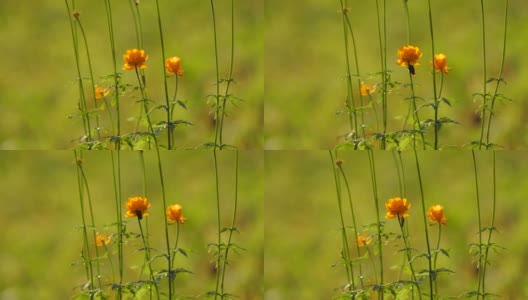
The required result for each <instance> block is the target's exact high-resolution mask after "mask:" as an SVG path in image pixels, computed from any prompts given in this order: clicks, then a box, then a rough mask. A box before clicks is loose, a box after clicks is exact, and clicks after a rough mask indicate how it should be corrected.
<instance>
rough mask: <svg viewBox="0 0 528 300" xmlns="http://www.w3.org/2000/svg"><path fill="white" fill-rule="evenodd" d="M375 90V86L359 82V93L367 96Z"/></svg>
mask: <svg viewBox="0 0 528 300" xmlns="http://www.w3.org/2000/svg"><path fill="white" fill-rule="evenodd" d="M375 91H376V87H375V86H373V85H372V84H370V83H364V82H362V83H361V95H362V96H368V95H370V94H372V93H374V92H375Z"/></svg>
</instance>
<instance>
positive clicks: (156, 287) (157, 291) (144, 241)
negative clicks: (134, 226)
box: [137, 216, 160, 299]
mask: <svg viewBox="0 0 528 300" xmlns="http://www.w3.org/2000/svg"><path fill="white" fill-rule="evenodd" d="M137 220H138V225H139V231H140V232H141V239H142V240H143V246H144V247H145V260H146V261H147V265H148V268H149V275H150V281H151V283H150V284H151V285H154V289H155V290H156V295H157V298H158V299H159V298H160V295H159V290H158V285H157V283H156V279H155V278H154V272H153V271H152V265H151V264H150V248H149V246H148V244H147V241H146V240H145V234H144V233H143V226H141V218H140V217H139V216H138V218H137Z"/></svg>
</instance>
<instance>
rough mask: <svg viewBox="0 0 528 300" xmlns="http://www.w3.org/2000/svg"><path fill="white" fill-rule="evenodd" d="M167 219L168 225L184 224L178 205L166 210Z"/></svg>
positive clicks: (180, 207)
mask: <svg viewBox="0 0 528 300" xmlns="http://www.w3.org/2000/svg"><path fill="white" fill-rule="evenodd" d="M167 219H169V223H171V224H174V223H176V222H178V223H180V224H183V223H185V220H186V219H185V218H184V217H183V213H182V206H181V205H179V204H174V205H170V206H169V207H168V208H167Z"/></svg>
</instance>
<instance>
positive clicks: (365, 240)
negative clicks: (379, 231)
mask: <svg viewBox="0 0 528 300" xmlns="http://www.w3.org/2000/svg"><path fill="white" fill-rule="evenodd" d="M370 241H372V237H370V236H368V234H366V233H363V234H358V235H357V239H356V242H357V245H358V246H359V247H365V246H366V245H368V244H370Z"/></svg>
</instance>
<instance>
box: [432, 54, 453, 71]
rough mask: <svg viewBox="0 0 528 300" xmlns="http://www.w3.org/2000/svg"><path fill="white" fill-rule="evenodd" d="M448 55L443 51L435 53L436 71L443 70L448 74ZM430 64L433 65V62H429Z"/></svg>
mask: <svg viewBox="0 0 528 300" xmlns="http://www.w3.org/2000/svg"><path fill="white" fill-rule="evenodd" d="M446 59H447V57H446V56H445V54H443V53H439V54H435V56H434V69H435V71H436V72H442V73H444V74H446V75H447V73H449V68H448V67H447V61H446ZM429 65H430V66H433V62H432V61H431V62H429Z"/></svg>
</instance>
